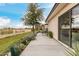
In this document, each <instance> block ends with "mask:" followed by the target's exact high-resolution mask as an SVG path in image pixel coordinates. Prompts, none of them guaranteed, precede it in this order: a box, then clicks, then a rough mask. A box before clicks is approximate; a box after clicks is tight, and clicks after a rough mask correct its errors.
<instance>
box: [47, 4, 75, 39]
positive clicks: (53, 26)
mask: <svg viewBox="0 0 79 59" xmlns="http://www.w3.org/2000/svg"><path fill="white" fill-rule="evenodd" d="M75 5H76V4H68V5H67V6H65V7H64V8H63V9H61V11H60V12H59V13H58V14H57V15H56V16H55V17H53V18H51V20H50V21H49V22H48V30H49V31H52V32H53V36H54V38H55V39H58V17H59V16H60V15H62V14H63V13H65V12H66V11H68V10H69V9H71V8H72V7H74V6H75ZM52 16H53V15H52Z"/></svg>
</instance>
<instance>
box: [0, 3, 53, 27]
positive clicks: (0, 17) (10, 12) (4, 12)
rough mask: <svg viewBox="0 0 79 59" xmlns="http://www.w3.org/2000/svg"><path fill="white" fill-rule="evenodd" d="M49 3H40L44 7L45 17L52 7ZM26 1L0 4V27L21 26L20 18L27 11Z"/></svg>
mask: <svg viewBox="0 0 79 59" xmlns="http://www.w3.org/2000/svg"><path fill="white" fill-rule="evenodd" d="M53 5H54V4H51V3H41V4H40V7H41V8H44V17H45V18H46V17H47V16H48V14H49V12H50V10H51V8H52V7H53ZM27 7H28V3H9V4H3V3H1V4H0V28H1V27H6V26H7V27H23V26H24V25H23V23H22V20H21V18H22V17H23V15H24V13H25V12H26V11H27Z"/></svg>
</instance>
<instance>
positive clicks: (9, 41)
mask: <svg viewBox="0 0 79 59" xmlns="http://www.w3.org/2000/svg"><path fill="white" fill-rule="evenodd" d="M30 34H31V32H27V33H22V34H18V35H14V36H8V37H5V38H1V39H0V55H5V54H6V53H7V52H8V51H10V48H11V47H12V46H14V45H16V46H17V45H18V44H19V43H20V42H21V41H23V40H25V39H23V38H24V37H26V36H29V35H30ZM21 46H23V45H22V44H21Z"/></svg>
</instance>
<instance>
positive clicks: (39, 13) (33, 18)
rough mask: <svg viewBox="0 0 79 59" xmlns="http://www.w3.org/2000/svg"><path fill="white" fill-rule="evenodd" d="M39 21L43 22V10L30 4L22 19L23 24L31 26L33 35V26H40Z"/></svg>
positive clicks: (36, 5) (34, 4)
mask: <svg viewBox="0 0 79 59" xmlns="http://www.w3.org/2000/svg"><path fill="white" fill-rule="evenodd" d="M41 20H43V9H42V8H40V6H39V5H38V4H36V3H30V4H29V5H28V9H27V12H26V13H25V15H24V18H23V21H24V24H25V25H32V26H33V33H34V31H35V28H34V27H35V25H37V24H40V23H39V21H41Z"/></svg>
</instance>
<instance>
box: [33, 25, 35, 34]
mask: <svg viewBox="0 0 79 59" xmlns="http://www.w3.org/2000/svg"><path fill="white" fill-rule="evenodd" d="M34 33H35V28H34V25H33V34H34Z"/></svg>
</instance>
